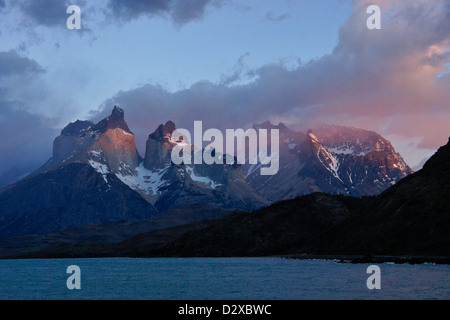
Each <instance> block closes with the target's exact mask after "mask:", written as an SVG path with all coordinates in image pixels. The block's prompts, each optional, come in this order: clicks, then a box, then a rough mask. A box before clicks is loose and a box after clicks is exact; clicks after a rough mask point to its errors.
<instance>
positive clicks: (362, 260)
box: [280, 254, 450, 265]
mask: <svg viewBox="0 0 450 320" xmlns="http://www.w3.org/2000/svg"><path fill="white" fill-rule="evenodd" d="M280 257H282V258H285V259H294V260H330V261H335V262H338V263H352V264H368V263H374V264H377V263H394V264H411V265H415V264H446V265H450V257H445V256H389V255H310V254H290V255H283V256H280Z"/></svg>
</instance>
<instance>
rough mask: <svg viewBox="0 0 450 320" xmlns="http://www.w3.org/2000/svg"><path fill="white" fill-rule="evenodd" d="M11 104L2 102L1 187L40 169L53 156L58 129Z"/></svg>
mask: <svg viewBox="0 0 450 320" xmlns="http://www.w3.org/2000/svg"><path fill="white" fill-rule="evenodd" d="M18 107H19V106H17V105H16V104H15V103H12V102H0V136H2V137H3V138H2V139H0V150H1V152H0V163H1V164H2V165H1V167H0V187H1V186H5V185H7V184H9V183H12V182H13V181H14V180H17V178H19V177H20V176H23V175H25V174H27V173H30V172H31V171H33V170H35V169H37V168H38V167H39V166H41V165H42V164H43V163H44V162H45V161H47V160H48V159H49V157H50V156H51V149H52V139H53V137H55V135H56V133H57V132H56V130H53V129H50V128H49V127H48V126H47V123H46V122H47V120H46V119H45V118H43V117H40V116H38V115H33V114H31V113H28V112H26V111H24V110H22V109H20V108H18Z"/></svg>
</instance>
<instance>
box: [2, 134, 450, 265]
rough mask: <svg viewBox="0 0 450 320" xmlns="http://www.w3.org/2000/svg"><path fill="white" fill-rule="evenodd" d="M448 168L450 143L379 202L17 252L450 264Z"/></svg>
mask: <svg viewBox="0 0 450 320" xmlns="http://www.w3.org/2000/svg"><path fill="white" fill-rule="evenodd" d="M449 163H450V138H449V142H448V144H447V145H446V146H443V147H442V148H440V149H439V150H438V152H437V153H436V154H435V155H434V156H433V157H431V158H430V159H429V160H428V162H427V163H426V164H425V166H424V168H423V169H422V170H420V171H418V172H416V173H414V174H411V175H410V176H408V177H407V178H405V179H403V180H402V181H400V182H399V183H397V184H396V185H394V186H392V187H390V188H389V189H388V190H386V191H385V192H383V193H381V194H380V195H378V196H371V197H362V198H360V197H350V196H344V195H330V194H324V193H312V194H309V195H305V196H300V197H297V198H295V199H291V200H284V201H280V202H277V203H275V204H273V205H270V206H268V207H265V208H261V209H259V210H256V211H253V212H235V213H233V214H227V215H225V216H223V217H219V218H217V219H213V220H203V221H201V222H195V223H191V224H185V225H178V226H173V227H169V228H162V229H155V230H153V231H151V232H143V233H139V234H138V235H136V236H134V237H130V238H128V239H125V240H123V241H119V242H115V243H112V242H99V241H92V240H91V241H89V242H86V241H84V242H76V241H57V240H55V239H53V242H52V243H47V246H46V247H43V246H42V243H41V245H40V247H35V248H33V250H30V247H29V246H28V247H26V248H25V249H26V250H23V248H22V250H17V249H16V248H17V246H18V245H20V244H22V245H23V243H24V240H23V239H17V240H16V241H17V243H16V244H15V246H16V247H15V248H14V245H13V246H12V248H13V249H14V252H15V255H16V256H15V257H16V258H78V257H84V258H86V257H237V256H243V257H249V256H289V257H297V258H306V259H308V258H311V257H328V258H339V259H343V260H344V261H348V259H351V260H350V261H354V262H357V261H361V262H365V263H367V262H377V261H378V262H383V261H398V262H399V263H404V262H410V263H424V262H429V261H435V262H436V263H447V264H448V263H450V260H449V257H450V210H449V209H448V208H449V206H450V197H449V195H450V167H449V165H448V164H449ZM125 228H127V227H126V226H125ZM57 236H58V235H55V236H54V237H57ZM10 246H11V244H10ZM5 247H6V248H7V244H5V243H2V242H1V241H0V248H2V249H3V248H5ZM10 248H11V247H10ZM359 256H361V257H362V256H365V257H366V258H363V259H362V258H358V257H359ZM355 257H356V258H355Z"/></svg>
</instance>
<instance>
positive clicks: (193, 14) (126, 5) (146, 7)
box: [108, 0, 222, 25]
mask: <svg viewBox="0 0 450 320" xmlns="http://www.w3.org/2000/svg"><path fill="white" fill-rule="evenodd" d="M221 2H222V0H147V1H142V0H131V1H122V0H109V3H108V7H109V8H110V11H111V12H112V14H113V15H114V16H115V17H116V18H118V19H120V20H122V21H128V20H132V19H136V18H139V17H140V16H142V15H147V16H155V15H160V16H168V17H169V18H170V19H171V20H172V21H173V22H174V23H175V24H177V25H184V24H186V23H189V22H191V21H193V20H199V19H201V18H202V17H203V16H204V13H205V10H206V8H207V7H208V6H219V5H220V3H221Z"/></svg>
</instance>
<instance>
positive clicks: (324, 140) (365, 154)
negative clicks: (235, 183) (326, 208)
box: [244, 123, 413, 201]
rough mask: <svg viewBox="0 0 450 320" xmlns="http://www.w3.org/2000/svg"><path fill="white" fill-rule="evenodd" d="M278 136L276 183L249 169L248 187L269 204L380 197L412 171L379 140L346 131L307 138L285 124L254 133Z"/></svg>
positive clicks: (322, 131)
mask: <svg viewBox="0 0 450 320" xmlns="http://www.w3.org/2000/svg"><path fill="white" fill-rule="evenodd" d="M259 127H263V128H267V129H270V128H278V129H279V130H280V171H279V173H278V174H277V175H275V176H274V177H264V176H260V175H258V174H257V172H256V171H255V170H254V168H253V167H254V166H246V167H245V171H244V172H245V176H246V179H247V181H248V183H249V185H250V186H252V187H253V188H254V189H256V190H257V191H259V192H260V193H261V194H262V195H263V196H265V197H266V198H268V199H269V200H271V201H279V200H284V199H291V198H295V197H297V196H300V195H305V194H309V193H312V192H325V193H330V194H342V195H351V196H365V195H376V194H379V193H381V192H382V191H384V190H386V189H387V188H389V187H390V186H392V185H394V184H395V183H397V182H398V181H400V180H401V179H403V178H404V177H406V176H408V175H409V174H411V173H412V172H413V171H412V170H411V169H410V168H409V167H408V166H407V164H406V163H405V162H404V160H403V159H402V158H401V156H400V155H399V154H398V153H396V152H395V150H394V148H393V147H392V145H391V143H390V142H389V141H387V140H386V139H384V138H383V137H381V136H380V135H379V134H377V133H375V132H371V131H367V130H361V129H354V128H347V127H342V126H322V127H320V128H317V129H314V130H309V131H308V132H307V133H306V134H304V133H301V132H294V131H291V130H289V129H287V128H286V127H285V126H284V125H283V124H280V125H279V126H273V125H271V124H268V123H266V124H263V125H258V126H256V128H259Z"/></svg>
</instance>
